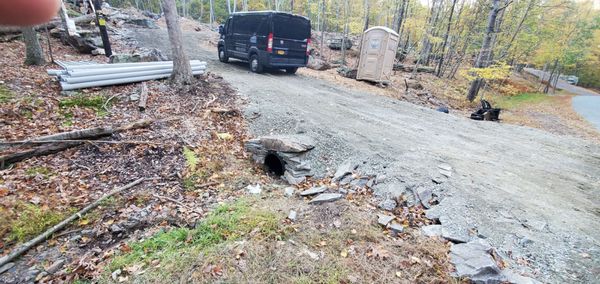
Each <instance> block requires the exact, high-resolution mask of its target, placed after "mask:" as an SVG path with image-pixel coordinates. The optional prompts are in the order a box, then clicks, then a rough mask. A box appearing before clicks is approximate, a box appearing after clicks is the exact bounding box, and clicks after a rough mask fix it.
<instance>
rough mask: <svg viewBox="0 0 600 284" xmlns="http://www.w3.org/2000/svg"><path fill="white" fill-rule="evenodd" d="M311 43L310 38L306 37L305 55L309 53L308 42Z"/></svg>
mask: <svg viewBox="0 0 600 284" xmlns="http://www.w3.org/2000/svg"><path fill="white" fill-rule="evenodd" d="M311 43H312V41H311V40H310V38H307V39H306V55H310V44H311Z"/></svg>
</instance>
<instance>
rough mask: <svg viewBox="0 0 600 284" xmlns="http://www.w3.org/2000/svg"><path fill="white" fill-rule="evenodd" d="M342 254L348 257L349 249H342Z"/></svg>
mask: <svg viewBox="0 0 600 284" xmlns="http://www.w3.org/2000/svg"><path fill="white" fill-rule="evenodd" d="M340 256H341V257H348V251H347V250H345V249H344V250H342V251H341V252H340Z"/></svg>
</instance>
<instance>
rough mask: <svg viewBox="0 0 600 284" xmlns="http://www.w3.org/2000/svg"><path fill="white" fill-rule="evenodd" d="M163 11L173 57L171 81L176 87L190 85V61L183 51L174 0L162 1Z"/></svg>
mask: <svg viewBox="0 0 600 284" xmlns="http://www.w3.org/2000/svg"><path fill="white" fill-rule="evenodd" d="M163 11H164V13H165V19H166V21H167V30H168V33H169V41H171V50H172V55H173V73H172V74H171V80H173V82H174V83H175V84H176V85H183V84H191V83H192V79H193V75H192V68H191V66H190V61H189V60H188V57H187V55H186V54H185V51H184V50H183V36H182V34H181V28H180V27H179V17H178V16H177V7H176V6H175V0H163Z"/></svg>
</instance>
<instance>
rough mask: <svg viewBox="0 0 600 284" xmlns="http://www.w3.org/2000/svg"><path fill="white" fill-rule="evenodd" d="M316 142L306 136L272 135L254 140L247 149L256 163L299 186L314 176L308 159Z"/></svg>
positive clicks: (250, 141)
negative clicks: (308, 154) (308, 177)
mask: <svg viewBox="0 0 600 284" xmlns="http://www.w3.org/2000/svg"><path fill="white" fill-rule="evenodd" d="M314 147H315V146H314V141H313V140H312V139H311V138H310V137H308V136H304V135H272V136H264V137H260V138H257V139H252V140H249V141H247V142H246V144H245V148H246V150H247V151H249V152H251V153H252V158H253V159H254V162H256V163H258V164H261V165H264V166H265V167H266V169H267V170H269V171H271V172H273V173H275V174H277V175H281V176H282V177H283V178H284V179H285V180H286V181H287V182H288V183H290V184H294V185H295V184H299V183H301V182H303V181H305V180H306V177H307V176H312V170H311V166H310V163H309V162H308V160H307V159H306V156H307V153H308V151H310V150H311V149H313V148H314Z"/></svg>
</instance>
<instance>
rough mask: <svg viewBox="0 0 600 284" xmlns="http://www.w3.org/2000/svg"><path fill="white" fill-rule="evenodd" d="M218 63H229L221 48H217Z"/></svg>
mask: <svg viewBox="0 0 600 284" xmlns="http://www.w3.org/2000/svg"><path fill="white" fill-rule="evenodd" d="M219 61H221V62H223V63H227V62H229V56H227V53H225V49H224V48H223V47H219Z"/></svg>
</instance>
